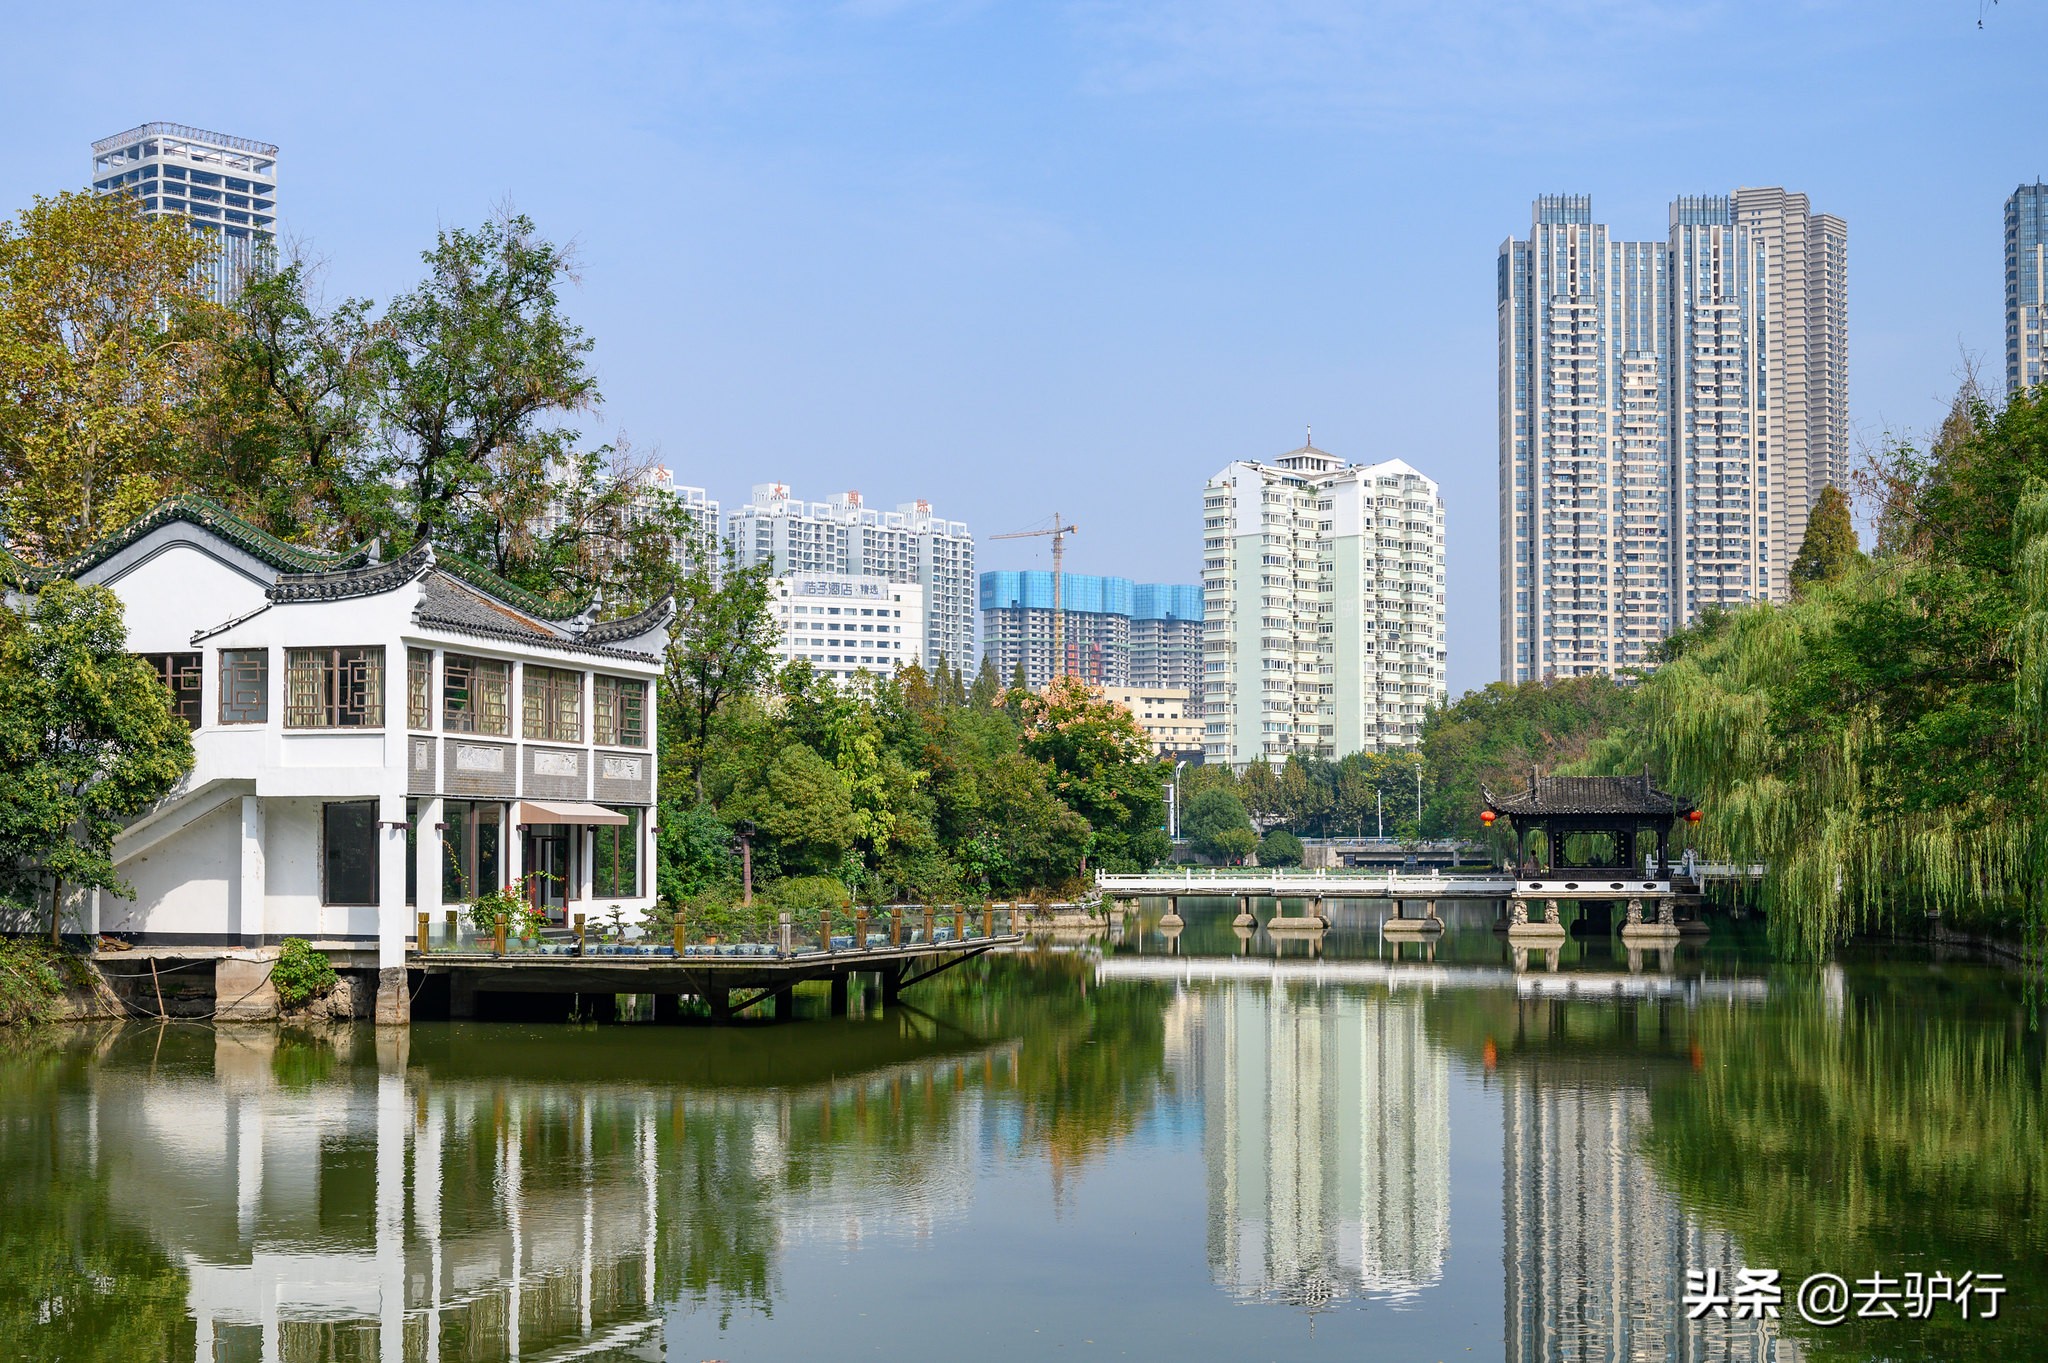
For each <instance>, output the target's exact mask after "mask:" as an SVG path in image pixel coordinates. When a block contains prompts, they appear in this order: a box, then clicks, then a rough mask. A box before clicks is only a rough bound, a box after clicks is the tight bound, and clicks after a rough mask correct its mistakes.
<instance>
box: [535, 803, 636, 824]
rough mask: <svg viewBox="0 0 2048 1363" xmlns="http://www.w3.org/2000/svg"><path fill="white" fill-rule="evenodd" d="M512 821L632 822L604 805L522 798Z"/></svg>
mask: <svg viewBox="0 0 2048 1363" xmlns="http://www.w3.org/2000/svg"><path fill="white" fill-rule="evenodd" d="M512 822H513V823H516V824H526V823H608V824H624V823H631V822H632V820H630V819H628V818H627V817H626V816H625V815H623V814H621V813H619V812H618V811H617V810H614V809H606V808H605V807H604V806H603V805H587V804H581V803H579V802H577V801H574V800H521V801H520V802H519V804H518V805H517V806H516V807H515V808H514V809H513V811H512Z"/></svg>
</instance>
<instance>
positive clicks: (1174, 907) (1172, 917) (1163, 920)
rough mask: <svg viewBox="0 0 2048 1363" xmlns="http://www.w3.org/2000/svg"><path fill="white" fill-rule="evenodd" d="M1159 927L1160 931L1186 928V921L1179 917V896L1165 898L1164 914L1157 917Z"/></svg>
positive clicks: (1171, 895)
mask: <svg viewBox="0 0 2048 1363" xmlns="http://www.w3.org/2000/svg"><path fill="white" fill-rule="evenodd" d="M1159 926H1160V929H1161V930H1162V931H1163V930H1165V929H1168V928H1181V927H1185V926H1186V920H1185V919H1183V918H1182V917H1181V916H1180V896H1179V895H1177V894H1170V895H1168V896H1166V912H1165V913H1163V914H1161V915H1159Z"/></svg>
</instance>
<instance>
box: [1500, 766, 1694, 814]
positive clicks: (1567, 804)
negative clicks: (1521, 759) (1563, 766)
mask: <svg viewBox="0 0 2048 1363" xmlns="http://www.w3.org/2000/svg"><path fill="white" fill-rule="evenodd" d="M1482 793H1483V794H1484V795H1485V797H1486V807H1487V808H1488V809H1490V810H1492V811H1493V812H1494V813H1496V814H1505V815H1507V816H1508V817H1509V818H1513V817H1515V816H1516V815H1518V814H1519V815H1524V816H1530V817H1535V816H1540V815H1546V814H1594V815H1598V814H1616V815H1639V816H1645V817H1660V818H1677V817H1678V816H1680V815H1682V814H1686V813H1688V812H1690V811H1691V809H1692V807H1693V803H1692V801H1691V800H1688V799H1686V798H1685V797H1684V796H1683V795H1673V794H1671V793H1670V792H1669V791H1664V790H1659V789H1657V788H1656V787H1655V786H1654V785H1652V784H1650V775H1649V773H1648V772H1644V773H1643V774H1642V775H1640V776H1538V775H1536V774H1534V773H1531V774H1530V778H1529V787H1528V789H1526V790H1517V791H1510V792H1509V793H1507V794H1505V795H1495V794H1494V793H1493V792H1492V791H1490V790H1489V791H1483V792H1482Z"/></svg>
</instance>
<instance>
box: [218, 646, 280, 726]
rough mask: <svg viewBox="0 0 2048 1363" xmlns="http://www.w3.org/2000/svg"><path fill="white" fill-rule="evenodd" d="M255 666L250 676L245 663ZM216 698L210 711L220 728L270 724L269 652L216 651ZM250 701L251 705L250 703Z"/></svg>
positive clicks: (260, 650)
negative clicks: (217, 675) (249, 661)
mask: <svg viewBox="0 0 2048 1363" xmlns="http://www.w3.org/2000/svg"><path fill="white" fill-rule="evenodd" d="M249 659H255V660H256V662H257V664H258V666H257V669H256V671H255V672H254V673H253V674H252V673H251V672H250V671H249V669H248V667H247V661H248V660H249ZM219 682H220V687H219V690H220V696H219V699H218V700H217V701H216V702H215V705H214V708H215V710H216V711H218V713H219V718H220V722H221V723H222V724H223V725H245V724H268V723H269V722H270V650H269V649H267V648H224V649H222V650H221V651H220V670H219ZM251 697H253V698H254V699H253V701H252V700H251Z"/></svg>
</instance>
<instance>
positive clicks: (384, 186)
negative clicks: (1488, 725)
mask: <svg viewBox="0 0 2048 1363" xmlns="http://www.w3.org/2000/svg"><path fill="white" fill-rule="evenodd" d="M243 13H247V14H249V15H250V16H251V17H250V18H248V19H246V20H245V19H243V18H242V17H240V16H241V14H243ZM1980 17H1982V19H1983V21H1984V26H1983V28H1982V29H1979V27H1978V20H1979V18H1980ZM8 28H9V46H10V47H11V48H12V49H13V50H14V57H15V60H13V61H11V62H10V63H9V68H10V70H9V75H10V79H9V81H8V82H7V83H6V84H5V85H4V86H0V119H4V123H5V126H7V127H8V128H9V129H10V136H9V137H8V138H7V139H6V140H5V141H4V143H0V207H5V208H7V209H10V210H11V209H12V208H14V207H18V206H20V205H22V204H24V203H26V202H27V201H28V199H29V197H30V196H31V195H33V194H36V193H48V192H52V191H54V190H57V189H60V188H64V187H72V186H77V185H79V184H81V183H82V182H83V181H84V180H85V178H86V176H87V173H88V170H89V152H88V144H89V143H90V142H91V141H92V139H94V138H95V137H101V136H105V135H107V134H109V133H113V132H117V131H120V130H121V129H124V128H127V127H130V126H133V125H134V124H137V123H140V122H144V121H147V120H154V119H166V120H173V121H178V122H185V123H192V124H197V125H199V126H201V127H209V128H215V129H219V130H222V131H227V132H234V133H239V134H242V135H244V136H251V137H259V138H263V139H266V140H268V141H272V142H276V143H278V144H279V145H280V146H281V147H282V149H283V151H282V155H281V158H280V176H281V180H280V188H279V206H280V208H281V210H282V212H283V215H284V221H285V226H286V228H287V231H288V232H289V233H291V234H292V235H294V236H296V237H298V238H301V239H303V240H304V241H305V242H306V243H307V245H308V246H309V248H310V249H311V250H312V251H313V253H314V254H316V255H318V256H321V257H324V258H325V259H326V260H327V262H328V273H327V281H326V282H327V288H328V290H329V292H330V293H331V294H337V295H338V294H342V293H357V294H365V295H368V296H371V297H373V298H376V299H378V300H380V301H381V300H383V299H386V298H388V297H390V296H391V295H392V294H393V293H395V292H397V291H399V290H401V289H403V288H404V287H406V286H408V285H409V284H410V283H411V282H412V280H413V278H414V276H415V274H416V270H417V255H418V252H419V251H420V250H421V249H422V247H424V246H425V245H427V244H428V243H429V242H430V241H431V240H432V236H433V233H434V231H435V229H436V228H437V227H439V226H444V225H455V224H469V223H474V222H476V221H478V220H479V219H481V218H483V217H485V216H486V215H488V214H489V212H490V211H491V210H492V208H493V206H494V205H497V204H499V203H502V202H506V201H509V202H511V203H513V204H515V205H516V206H517V207H519V208H520V209H521V210H523V211H525V212H527V213H529V214H531V215H532V216H533V217H534V218H535V219H537V220H538V221H539V223H540V224H541V226H542V228H543V230H544V231H546V232H547V233H549V234H550V235H553V236H556V237H558V238H565V239H571V240H574V241H575V242H576V243H577V244H578V247H579V251H580V255H581V258H582V261H583V269H582V275H581V283H580V285H579V287H578V288H577V289H576V291H575V292H574V294H573V295H572V297H571V299H570V306H571V309H572V312H573V315H574V316H575V317H576V318H577V319H578V320H579V321H581V323H582V324H583V325H584V326H585V327H586V328H587V329H588V330H589V331H590V332H591V334H592V335H593V336H594V337H595V338H596V339H597V342H598V349H597V356H596V363H597V367H598V370H599V373H600V376H601V379H602V382H603V387H604V391H605V395H606V402H605V405H604V407H603V408H602V409H601V410H600V412H599V413H598V414H597V416H596V418H595V419H594V420H593V421H592V422H591V423H590V430H591V432H592V435H593V436H594V437H601V438H606V439H609V438H614V437H616V436H617V435H618V434H619V433H620V432H623V433H625V434H626V435H627V436H628V437H629V438H630V439H631V440H632V441H633V442H634V443H635V444H636V445H637V446H639V447H640V448H641V449H642V450H649V449H652V450H657V451H658V452H659V454H660V456H661V457H662V459H663V461H664V462H666V463H667V464H669V465H670V466H671V467H672V468H674V470H675V471H676V474H677V476H678V478H679V479H681V480H682V481H685V482H690V483H697V484H701V485H704V486H708V487H709V488H711V489H712V491H713V493H714V495H717V496H719V497H720V498H722V499H723V500H724V501H725V502H726V503H727V505H733V504H735V503H737V502H738V501H739V500H741V499H742V497H743V496H744V493H745V489H746V488H747V487H748V486H749V485H751V484H752V483H754V482H758V481H770V480H774V479H782V480H785V481H787V482H789V483H790V484H791V485H792V486H793V487H794V489H795V490H796V492H797V493H798V494H799V495H802V496H807V497H812V498H818V499H822V498H823V497H825V496H826V495H827V494H829V493H831V492H833V491H837V490H842V489H846V488H858V489H860V490H861V491H862V492H863V493H864V494H866V496H867V497H868V498H869V501H870V504H882V505H894V504H895V503H897V502H899V501H908V500H910V499H912V498H914V497H919V496H924V497H928V498H930V499H931V500H932V501H933V503H934V505H935V506H936V507H937V509H938V510H939V511H940V512H941V513H943V514H946V515H950V516H956V517H960V518H962V519H965V520H966V521H968V522H969V524H970V525H971V526H972V527H973V529H974V530H975V532H976V533H977V534H978V535H987V534H991V533H995V532H998V531H1003V530H1013V529H1019V528H1023V527H1026V526H1029V525H1031V524H1033V523H1035V522H1037V521H1039V520H1041V519H1042V518H1043V517H1045V516H1047V515H1049V514H1050V513H1051V512H1053V511H1055V510H1058V511H1060V512H1062V513H1064V514H1066V515H1067V516H1068V517H1069V518H1071V519H1075V520H1078V521H1079V522H1080V523H1081V525H1082V526H1083V530H1082V534H1081V536H1080V537H1078V538H1077V539H1076V540H1075V541H1074V543H1073V545H1072V548H1071V550H1070V557H1069V560H1068V562H1069V566H1070V567H1071V568H1072V569H1073V570H1074V571H1084V572H1106V573H1120V574H1123V575H1126V576H1130V577H1134V578H1139V579H1144V580H1166V581H1193V580H1195V578H1196V576H1197V573H1198V568H1199V555H1198V550H1199V547H1200V536H1199V515H1200V512H1199V506H1200V489H1201V485H1202V483H1203V481H1204V480H1205V479H1206V478H1207V477H1208V475H1209V474H1211V473H1213V472H1214V471H1215V470H1216V469H1217V468H1219V467H1221V466H1222V465H1223V464H1224V463H1226V462H1227V461H1229V460H1231V459H1233V458H1241V457H1253V458H1259V457H1268V456H1271V455H1273V454H1277V453H1279V452H1281V451H1283V450H1285V449H1288V448H1290V447H1291V446H1294V445H1296V444H1299V443H1300V437H1301V432H1302V428H1303V427H1304V426H1305V425H1307V424H1309V423H1313V424H1314V427H1315V432H1316V442H1317V444H1319V445H1321V446H1323V447H1324V448H1326V449H1329V450H1332V451H1334V452H1335V453H1338V454H1340V455H1343V456H1346V457H1348V458H1352V459H1359V460H1371V459H1378V458H1388V457H1400V458H1405V459H1407V460H1409V461H1410V462H1411V463H1413V464H1415V465H1416V466H1417V467H1418V468H1420V469H1422V470H1423V471H1424V472H1426V473H1428V474H1430V475H1432V476H1433V477H1436V478H1437V479H1439V480H1440V481H1441V482H1442V483H1443V485H1444V491H1445V497H1446V501H1447V504H1448V512H1449V518H1450V520H1449V532H1448V534H1449V552H1450V560H1451V562H1450V573H1449V576H1450V583H1449V611H1450V635H1451V685H1452V691H1453V694H1456V693H1457V692H1459V691H1461V690H1463V689H1464V688H1466V687H1470V686H1477V685H1482V684H1484V683H1485V682H1486V681H1489V680H1491V679H1492V678H1493V676H1494V675H1495V671H1496V663H1497V660H1496V656H1495V645H1494V639H1495V637H1496V636H1495V621H1496V612H1497V600H1496V592H1495V576H1494V574H1495V564H1494V544H1495V534H1494V529H1495V527H1494V501H1493V486H1494V469H1495V465H1496V444H1495V434H1494V429H1495V428H1494V405H1493V404H1494V396H1493V394H1494V383H1495V322H1494V297H1493V287H1494V258H1495V253H1496V251H1497V249H1498V246H1499V244H1500V242H1501V240H1502V239H1503V238H1505V237H1507V236H1509V235H1521V234H1524V233H1526V231H1527V227H1528V220H1529V201H1530V199H1531V198H1532V197H1533V196H1534V195H1536V194H1537V193H1540V192H1546V191H1578V192H1588V193H1591V194H1592V195H1593V196H1594V206H1595V211H1596V212H1597V213H1599V214H1600V215H1601V216H1602V217H1603V218H1604V219H1605V220H1606V221H1608V222H1609V223H1611V224H1612V225H1613V227H1614V228H1615V230H1616V231H1617V233H1619V234H1622V235H1626V236H1631V237H1661V236H1662V235H1663V232H1664V221H1665V218H1664V211H1665V205H1666V203H1667V202H1668V201H1669V200H1670V198H1671V197H1672V196H1673V195H1675V194H1678V193H1682V192H1716V191H1725V190H1728V189H1732V188H1734V187H1735V186H1737V185H1743V184H1783V185H1786V186H1788V187H1791V188H1795V189H1803V190H1805V191H1807V192H1808V193H1809V194H1811V195H1812V196H1813V200H1814V203H1815V206H1816V207H1817V208H1820V209H1824V210H1826V211H1829V212H1833V213H1837V214H1839V215H1841V216H1842V217H1844V218H1846V219H1847V220H1848V223H1849V231H1850V338H1851V339H1850V372H1851V385H1852V413H1853V421H1854V426H1855V431H1856V434H1857V435H1858V437H1859V438H1861V439H1863V440H1864V441H1866V442H1870V443H1876V442H1879V441H1881V440H1882V439H1883V438H1884V435H1885V432H1886V431H1888V430H1889V431H1894V432H1900V433H1909V434H1914V433H1919V432H1922V431H1925V430H1926V429H1928V428H1929V427H1930V426H1931V425H1932V424H1933V423H1934V422H1935V421H1936V420H1937V419H1938V416H1939V412H1940V410H1941V408H1942V407H1943V405H1944V403H1945V401H1946V396H1947V394H1948V393H1950V392H1951V391H1952V390H1953V388H1954V386H1955V382H1956V379H1957V375H1958V373H1959V371H1960V366H1961V364H1962V356H1963V355H1964V353H1965V352H1973V353H1976V354H1978V355H1980V356H1981V357H1982V359H1983V361H1984V365H1985V369H1986V371H1987V373H1989V374H1990V375H1991V376H1993V377H1996V376H1997V375H1998V374H2000V373H2002V367H2003V360H2002V352H2001V351H2000V350H1999V346H2000V345H2001V341H2000V336H2001V328H2002V320H2001V307H2002V295H2001V285H2000V274H2001V269H2002V262H2001V256H2000V251H2001V245H2000V242H2001V221H2000V207H2001V204H2002V202H2003V200H2004V198H2005V196H2006V195H2007V194H2009V193H2010V192H2011V190H2012V188H2013V186H2014V185H2015V184H2016V183H2018V182H2019V181H2021V180H2023V179H2024V180H2032V179H2034V178H2035V177H2036V176H2039V175H2043V174H2048V136H2044V134H2043V130H2042V121H2041V112H2040V110H2041V106H2040V95H2039V80H2040V76H2039V73H2040V64H2041V61H2042V58H2043V57H2044V56H2048V4H2044V3H2042V2H2041V0H2004V3H2002V4H1997V5H1992V4H1990V3H1989V0H1854V2H1853V3H1850V2H1847V0H1844V2H1843V3H1835V2H1833V0H1812V2H1810V3H1799V2H1798V0H1774V2H1772V3H1671V2H1668V0H1571V2H1569V3H1557V4H1543V5H1537V4H1516V3H1505V4H1503V3H1495V4H1491V5H1474V4H1468V3H1457V0H1431V2H1429V3H1424V2H1423V0H1393V2H1389V3H1337V2H1336V0H1276V2H1275V3H1269V4H1260V3H1256V0H1234V2H1233V0H1183V2H1182V3H1166V2H1165V0H1074V2H1073V3H1056V2H1051V0H1048V2H1047V3H1039V4H1028V5H1024V4H1002V3H993V2H991V3H972V2H971V0H847V2H846V3H841V4H815V5H798V4H779V3H774V0H759V2H758V3H751V4H722V3H716V2H715V0H705V2H704V3H694V4H684V3H674V4H654V3H639V4H618V3H584V4H580V5H576V6H567V5H520V4H514V3H499V4H491V5H437V4H432V3H415V4H411V5H403V6H400V5H382V4H374V3H368V4H352V5H347V6H339V5H329V6H320V7H311V6H306V7H297V6H277V7H260V8H259V9H258V10H255V11H247V10H244V11H237V10H235V9H234V8H233V7H228V8H226V9H223V8H222V7H220V6H218V5H209V6H205V7H199V6H183V5H178V4H172V3H164V2H163V0H158V2H157V3H152V4H149V5H134V6H128V5H107V4H74V5H70V6H55V5H39V6H33V7H31V6H26V5H22V6H17V7H13V12H12V13H11V14H10V16H9V19H8ZM1043 543H1044V541H1042V540H1040V541H1022V542H1015V541H1012V542H1009V543H1003V544H984V545H983V546H982V547H981V550H980V558H981V566H982V567H984V568H1004V567H1042V566H1045V563H1044V560H1045V557H1046V554H1045V551H1044V550H1043V548H1042V547H1041V546H1042V545H1043Z"/></svg>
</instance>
